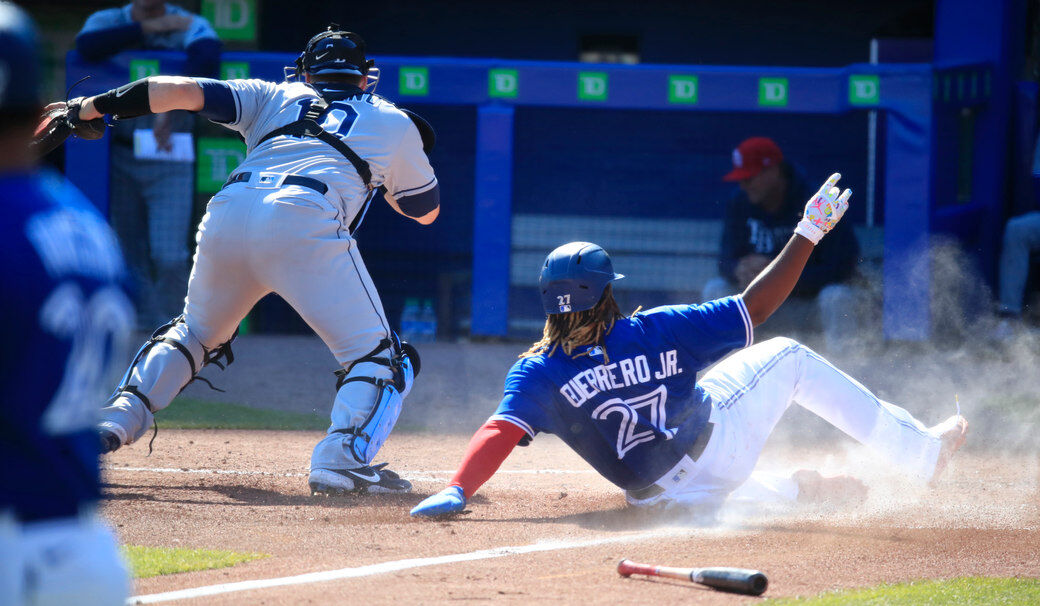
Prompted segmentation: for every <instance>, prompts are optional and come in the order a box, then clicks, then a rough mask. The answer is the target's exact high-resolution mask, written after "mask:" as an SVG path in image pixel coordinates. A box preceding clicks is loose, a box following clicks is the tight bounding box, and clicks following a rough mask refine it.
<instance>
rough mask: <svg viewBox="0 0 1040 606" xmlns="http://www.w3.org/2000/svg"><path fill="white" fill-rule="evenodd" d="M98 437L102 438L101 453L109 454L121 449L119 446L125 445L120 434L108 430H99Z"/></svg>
mask: <svg viewBox="0 0 1040 606" xmlns="http://www.w3.org/2000/svg"><path fill="white" fill-rule="evenodd" d="M98 439H100V440H101V454H108V453H110V452H115V451H117V450H119V447H120V446H122V445H123V442H122V440H120V439H119V436H117V435H116V434H114V433H112V432H111V431H107V430H104V429H102V430H100V431H98Z"/></svg>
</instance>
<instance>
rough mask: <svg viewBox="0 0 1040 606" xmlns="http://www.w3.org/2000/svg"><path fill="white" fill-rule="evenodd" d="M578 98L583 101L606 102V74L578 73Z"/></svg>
mask: <svg viewBox="0 0 1040 606" xmlns="http://www.w3.org/2000/svg"><path fill="white" fill-rule="evenodd" d="M578 98H579V99H581V100H583V101H606V100H607V72H579V73H578Z"/></svg>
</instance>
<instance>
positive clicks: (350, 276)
mask: <svg viewBox="0 0 1040 606" xmlns="http://www.w3.org/2000/svg"><path fill="white" fill-rule="evenodd" d="M288 69H289V70H290V72H291V73H290V74H289V76H290V77H289V78H287V80H286V81H285V82H281V83H273V82H266V81H263V80H228V81H218V80H211V79H207V78H185V77H171V76H156V77H151V78H145V79H142V80H138V81H136V82H131V83H130V84H127V85H125V86H122V87H120V88H117V89H115V90H110V91H108V92H105V93H103V94H100V95H97V96H95V97H90V98H87V99H76V100H73V101H71V102H69V103H67V104H65V105H64V106H62V105H60V104H57V105H53V106H51V111H53V112H56V113H55V115H54V116H53V117H51V120H50V122H51V123H56V127H55V130H54V135H53V139H57V138H59V137H61V136H62V134H71V135H74V136H81V137H84V138H91V137H94V135H95V134H96V131H97V129H100V128H101V126H100V120H101V119H102V117H114V118H115V119H119V118H131V117H136V116H142V115H146V114H151V113H159V112H167V111H172V110H188V111H192V112H197V113H198V114H200V115H202V116H204V117H205V118H208V119H209V120H212V121H213V122H216V123H218V124H222V125H224V126H226V127H227V128H229V129H231V130H234V131H236V132H238V133H239V134H241V135H242V136H243V138H244V139H245V141H246V148H247V154H246V158H245V160H244V161H243V163H242V164H241V165H240V166H239V167H238V168H237V169H236V170H235V171H234V173H233V174H232V175H231V176H230V178H229V179H228V180H227V183H226V184H225V185H224V187H223V189H221V190H220V191H219V192H218V193H217V194H216V195H214V196H213V198H212V199H211V200H210V202H209V205H208V206H207V211H206V214H205V216H204V217H203V219H202V222H201V223H200V225H199V228H198V235H197V238H196V239H197V241H198V251H197V253H196V255H195V262H194V267H193V268H192V271H191V279H190V281H189V283H188V293H187V297H186V299H185V305H184V311H183V314H182V315H180V316H179V317H177V318H175V319H173V320H172V321H170V322H169V323H167V324H165V325H164V326H161V327H160V328H158V329H157V330H156V331H155V333H154V334H153V335H152V338H151V339H149V340H148V341H147V342H146V343H145V344H144V345H143V346H142V347H141V348H140V350H139V351H138V353H137V355H136V356H135V357H134V359H133V361H132V362H131V364H130V367H129V369H128V370H127V371H126V374H125V375H124V377H123V380H122V381H121V382H120V384H119V385H118V386H117V387H116V390H115V392H114V394H113V396H112V399H111V401H110V403H109V404H108V405H107V406H106V407H105V408H104V410H103V411H102V419H103V420H102V421H101V423H100V425H99V427H98V429H99V432H100V438H101V442H102V448H103V450H104V451H105V452H111V451H113V450H115V449H117V448H119V447H120V446H122V445H125V444H130V443H132V442H134V441H135V440H137V439H138V438H140V437H141V436H142V435H143V434H144V433H145V431H146V430H147V428H148V427H149V426H150V425H151V424H152V420H153V415H154V414H155V413H156V412H158V411H160V410H162V409H163V408H165V407H166V406H168V405H169V404H170V402H171V401H172V400H173V398H174V397H175V396H176V395H177V394H178V393H179V392H180V391H181V389H183V388H184V386H185V385H187V384H188V383H189V382H190V381H192V380H193V379H194V378H195V377H196V375H197V374H198V372H199V371H200V370H201V369H202V368H203V367H204V366H206V365H208V364H215V363H220V362H226V363H230V362H231V361H233V359H234V358H233V356H232V355H231V349H230V344H231V341H232V340H233V338H234V336H235V334H236V331H237V327H238V324H239V322H240V321H241V320H242V318H244V317H245V315H246V314H247V313H248V312H249V310H250V308H252V306H253V305H254V304H256V302H257V301H259V300H260V299H261V298H262V297H264V296H265V295H267V294H268V293H271V292H275V293H278V294H279V295H280V296H281V297H282V298H283V299H285V300H286V301H287V302H288V303H289V304H290V305H292V306H293V308H295V309H296V311H297V312H299V314H300V316H301V317H302V318H303V319H304V320H305V321H306V322H307V323H308V324H309V325H310V326H311V327H312V328H313V329H314V330H315V332H317V333H318V335H319V336H320V337H321V338H322V340H324V342H325V344H326V345H328V347H329V349H330V350H331V351H332V353H333V355H334V356H335V357H336V360H337V362H339V364H340V367H341V368H340V369H339V370H337V371H336V395H335V399H334V401H333V405H332V414H331V424H330V426H329V430H328V433H327V435H326V436H325V438H324V439H323V440H321V441H320V442H319V443H318V444H317V446H315V448H314V452H313V454H312V456H311V473H310V477H309V485H310V489H311V491H312V492H313V493H316V494H326V495H327V494H338V493H343V492H348V491H369V492H407V491H408V490H410V489H411V485H410V484H409V483H408V482H407V481H405V480H403V479H401V478H400V477H399V476H398V475H397V474H395V473H394V472H392V471H390V470H388V469H386V468H385V466H384V465H372V461H373V458H374V457H375V456H376V454H377V453H378V452H379V449H380V447H381V446H382V445H383V442H384V441H385V440H386V439H387V436H389V434H390V432H391V430H392V429H393V427H394V424H395V423H396V421H397V418H398V415H399V414H400V412H401V407H402V405H403V401H404V398H405V397H406V396H407V395H408V391H409V390H410V389H411V386H412V382H413V380H414V378H415V375H416V374H417V373H418V370H419V359H418V355H417V353H416V351H415V349H414V348H412V347H411V346H410V345H408V344H406V343H402V342H401V341H400V340H399V339H398V338H397V335H396V334H394V332H393V331H392V330H391V329H390V325H389V323H388V322H387V320H386V316H385V314H384V312H383V306H382V304H381V303H380V300H379V294H378V293H377V292H376V289H375V287H374V285H373V284H372V280H371V278H370V277H369V275H368V271H367V270H366V269H365V265H364V263H363V262H362V260H361V255H360V253H359V252H358V249H357V243H356V242H355V241H354V238H353V237H352V235H353V234H354V232H356V230H357V229H358V226H359V225H360V224H361V221H362V219H363V218H364V216H365V212H366V210H367V209H368V207H369V205H370V204H371V202H372V200H373V199H375V198H376V195H377V194H378V193H380V192H382V193H383V195H384V198H385V200H386V201H387V203H388V204H390V206H391V207H392V208H393V209H394V210H395V211H397V212H398V213H400V214H402V215H404V216H406V217H408V218H409V219H412V220H414V221H417V222H419V223H421V224H424V225H426V224H429V223H432V222H433V221H434V220H435V219H436V218H437V214H438V213H439V210H440V189H439V186H438V183H437V178H436V176H435V175H434V172H433V168H432V167H431V166H430V162H429V159H428V158H427V155H426V153H425V151H424V150H425V149H429V148H431V147H432V145H433V130H432V128H431V127H430V126H429V124H427V123H426V122H425V121H424V120H421V119H418V118H412V117H410V116H409V115H408V114H406V113H404V112H403V111H401V110H400V109H398V108H397V107H396V106H394V104H393V103H390V102H389V101H387V100H385V99H383V98H381V97H379V96H377V95H375V94H373V93H371V92H369V91H368V90H367V89H369V88H370V87H372V86H374V84H375V82H376V81H377V80H378V75H377V70H376V69H375V68H374V63H373V61H371V60H369V59H368V58H367V57H366V55H365V42H364V40H362V38H361V37H360V36H359V35H357V34H355V33H352V32H347V31H342V30H340V29H338V28H337V27H335V26H330V27H329V29H328V30H327V31H324V32H321V33H320V34H318V35H316V36H314V37H313V38H312V39H311V40H310V41H309V42H308V43H307V46H306V48H305V49H304V51H303V52H302V53H301V54H300V56H299V58H298V59H297V60H296V65H295V66H294V67H293V68H288ZM41 145H42V143H41Z"/></svg>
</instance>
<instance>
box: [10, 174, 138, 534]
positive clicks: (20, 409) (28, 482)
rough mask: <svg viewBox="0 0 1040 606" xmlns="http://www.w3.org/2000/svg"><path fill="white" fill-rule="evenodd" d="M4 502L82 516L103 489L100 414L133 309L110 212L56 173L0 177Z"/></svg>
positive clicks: (29, 510) (30, 512)
mask: <svg viewBox="0 0 1040 606" xmlns="http://www.w3.org/2000/svg"><path fill="white" fill-rule="evenodd" d="M0 195H2V196H3V198H4V214H3V219H2V221H0V243H2V244H0V246H2V249H3V260H4V262H3V264H2V265H0V310H2V311H0V317H2V318H3V322H4V329H3V334H4V343H3V348H2V349H0V461H3V465H2V466H0V479H2V481H0V511H10V512H13V513H14V514H15V515H17V516H18V517H19V518H21V519H22V520H38V519H45V518H56V517H67V516H72V515H75V514H76V512H77V511H78V509H79V506H80V504H82V503H83V502H85V501H93V500H96V499H97V498H98V496H99V477H98V450H99V442H98V437H97V434H96V433H95V431H94V422H95V421H96V415H97V413H98V412H99V411H100V409H101V405H102V404H103V403H104V401H105V396H106V393H105V387H106V385H107V384H108V382H109V381H110V380H112V379H113V378H114V377H118V372H119V369H120V368H121V367H122V365H123V364H125V363H126V356H127V350H126V344H127V338H128V337H129V334H130V330H131V327H132V320H133V310H132V307H131V305H130V302H129V300H128V298H127V296H126V293H125V292H124V289H123V286H122V284H123V281H124V280H125V278H126V270H125V268H124V263H123V257H122V255H121V254H120V252H119V246H118V243H117V241H116V239H115V236H114V235H113V234H112V231H111V229H109V227H108V225H107V224H106V223H105V220H104V219H103V218H102V217H101V215H100V214H99V213H98V212H97V210H95V209H94V207H93V206H92V205H91V204H90V202H88V201H87V200H86V199H85V198H84V197H83V196H82V194H80V193H79V192H78V191H76V190H75V189H74V188H73V187H72V186H71V185H69V184H68V183H67V182H66V181H64V180H63V179H62V178H60V177H58V176H57V175H31V174H18V175H3V176H0Z"/></svg>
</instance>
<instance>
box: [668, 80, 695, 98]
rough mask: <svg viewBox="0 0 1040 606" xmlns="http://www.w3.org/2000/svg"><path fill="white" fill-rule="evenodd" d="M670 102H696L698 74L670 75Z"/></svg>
mask: <svg viewBox="0 0 1040 606" xmlns="http://www.w3.org/2000/svg"><path fill="white" fill-rule="evenodd" d="M668 102H669V103H690V104H693V103H696V102H697V76H668Z"/></svg>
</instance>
